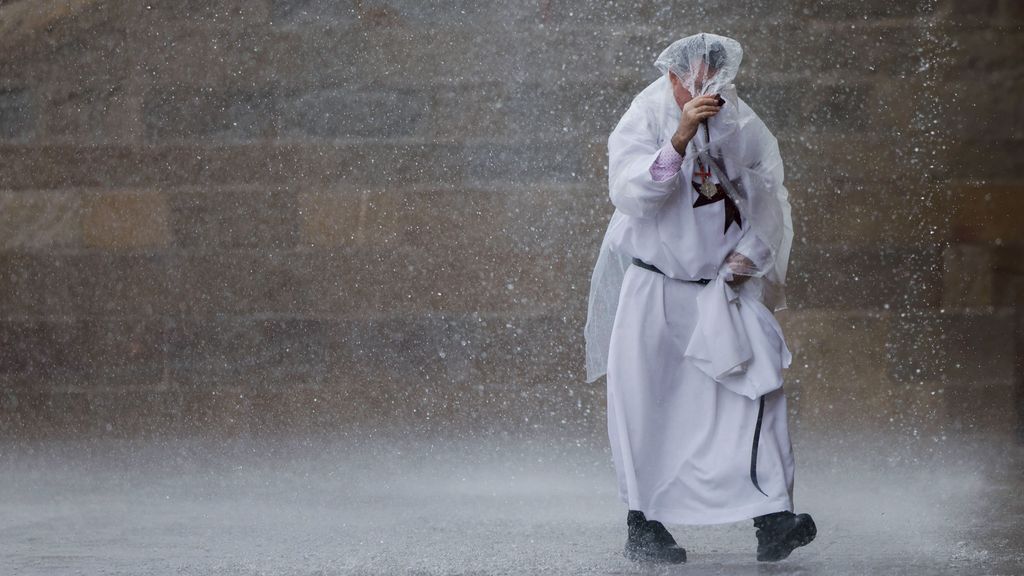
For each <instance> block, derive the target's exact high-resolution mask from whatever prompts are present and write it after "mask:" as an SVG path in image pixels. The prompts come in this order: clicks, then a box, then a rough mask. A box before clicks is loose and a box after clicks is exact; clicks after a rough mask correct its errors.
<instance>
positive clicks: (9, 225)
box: [0, 190, 82, 251]
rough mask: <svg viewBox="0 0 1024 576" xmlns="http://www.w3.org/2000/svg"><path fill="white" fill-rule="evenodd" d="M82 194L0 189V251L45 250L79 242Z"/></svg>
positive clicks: (80, 236)
mask: <svg viewBox="0 0 1024 576" xmlns="http://www.w3.org/2000/svg"><path fill="white" fill-rule="evenodd" d="M81 219H82V207H81V197H80V195H78V194H77V193H74V192H68V191H52V190H38V191H31V192H0V250H5V251H13V250H31V251H36V250H47V249H50V248H56V247H73V246H78V245H80V244H81V242H82V220H81Z"/></svg>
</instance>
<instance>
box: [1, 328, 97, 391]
mask: <svg viewBox="0 0 1024 576" xmlns="http://www.w3.org/2000/svg"><path fill="white" fill-rule="evenodd" d="M81 328H82V327H81V325H78V324H75V323H74V322H71V321H47V320H3V321H0V373H2V374H5V375H7V374H16V375H31V376H34V377H36V378H39V379H41V380H43V381H44V382H45V381H46V380H47V379H48V378H52V377H55V376H56V375H60V374H67V373H76V372H79V371H81V370H82V369H84V367H85V362H86V361H87V359H86V357H85V356H84V355H82V354H81V353H80V350H81V346H82V343H83V340H82V331H81Z"/></svg>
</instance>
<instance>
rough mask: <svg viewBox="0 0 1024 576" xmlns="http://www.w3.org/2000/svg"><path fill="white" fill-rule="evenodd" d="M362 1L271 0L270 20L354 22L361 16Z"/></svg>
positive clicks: (335, 23) (298, 22) (329, 22)
mask: <svg viewBox="0 0 1024 576" xmlns="http://www.w3.org/2000/svg"><path fill="white" fill-rule="evenodd" d="M359 4H361V3H360V2H352V1H349V0H343V1H340V2H335V1H331V0H271V1H270V21H271V23H273V24H274V25H278V26H283V25H289V24H310V23H316V24H325V25H326V24H331V25H345V24H353V23H355V22H356V21H357V19H358V18H359V9H358V8H357V6H358V5H359Z"/></svg>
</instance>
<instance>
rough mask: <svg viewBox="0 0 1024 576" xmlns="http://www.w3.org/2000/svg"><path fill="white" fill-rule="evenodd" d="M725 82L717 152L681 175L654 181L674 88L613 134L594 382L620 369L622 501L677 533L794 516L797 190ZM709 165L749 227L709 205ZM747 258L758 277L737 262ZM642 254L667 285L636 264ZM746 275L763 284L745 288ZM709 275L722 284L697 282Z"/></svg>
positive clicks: (616, 390) (613, 434)
mask: <svg viewBox="0 0 1024 576" xmlns="http://www.w3.org/2000/svg"><path fill="white" fill-rule="evenodd" d="M702 36H705V35H702ZM706 36H707V37H712V38H714V39H721V41H722V42H725V43H728V42H734V41H731V40H730V39H726V38H724V37H719V36H715V35H706ZM691 38H692V37H691ZM702 41H706V40H705V39H702ZM737 47H738V45H737ZM666 52H668V50H666ZM736 67H738V61H737V62H736V66H734V67H733V70H735V68H736ZM717 79H718V80H719V81H720V82H723V83H722V84H718V85H715V84H714V83H713V82H712V83H709V84H708V85H707V86H705V92H706V93H716V92H717V93H721V94H722V96H723V97H724V98H725V99H726V104H725V106H724V107H723V108H722V110H721V112H719V113H718V114H717V115H716V116H715V117H713V118H712V119H711V121H710V122H709V123H708V126H709V129H710V142H709V141H708V138H707V137H705V135H704V130H703V129H700V130H698V132H697V135H696V136H695V137H694V139H693V141H691V144H690V147H689V148H688V149H687V151H686V154H685V155H684V157H683V161H682V166H681V168H680V170H679V173H678V174H677V175H676V176H675V177H672V178H669V179H667V180H664V181H660V180H655V179H654V178H653V177H652V174H651V166H652V164H653V163H654V162H655V160H657V159H658V156H659V153H660V150H661V148H662V147H663V146H665V145H666V144H667V143H669V142H670V138H671V136H672V134H673V132H674V131H675V129H676V127H677V126H678V123H679V117H680V111H679V108H678V105H677V104H676V102H675V100H674V98H673V97H672V93H671V86H670V84H669V82H668V78H667V76H665V75H663V76H661V77H660V78H659V79H658V80H656V81H654V82H652V83H651V84H650V85H649V86H648V87H647V88H645V89H644V90H643V91H642V92H641V93H640V94H639V95H638V96H637V97H636V98H635V99H634V101H633V102H632V104H631V105H630V107H629V109H628V110H627V111H626V113H625V114H624V115H623V117H622V119H621V120H620V122H619V123H618V125H617V126H616V128H615V130H614V131H613V132H612V134H611V136H610V137H609V144H608V145H609V194H610V198H611V200H612V203H613V204H614V205H615V208H616V210H615V212H614V214H613V215H612V218H611V221H610V222H609V226H608V229H607V231H606V233H605V236H604V239H603V241H602V245H601V250H600V253H599V257H598V262H597V265H596V266H595V271H594V275H593V277H592V281H591V293H590V301H589V309H588V319H587V327H586V337H587V380H588V381H589V382H592V381H594V380H596V379H597V378H598V377H600V376H601V375H603V374H605V373H607V386H608V435H609V441H610V443H611V451H612V457H613V461H614V463H615V468H616V474H617V477H618V484H619V497H620V499H621V500H622V501H623V502H624V503H626V504H627V505H628V507H629V509H630V510H641V511H643V512H644V513H645V515H646V516H647V518H648V519H651V520H660V521H663V522H667V523H675V524H715V523H723V522H733V521H737V520H743V519H748V518H751V517H754V516H758V515H761V514H767V513H770V512H777V511H780V510H792V508H793V505H792V490H793V471H794V459H793V455H792V448H791V444H790V438H789V432H788V425H787V416H786V398H785V394H784V391H783V389H782V383H783V375H782V371H783V370H784V369H785V368H787V367H788V366H789V364H790V362H791V359H792V356H791V354H790V351H789V349H788V348H787V346H786V343H785V340H784V337H783V333H782V329H781V327H780V326H779V324H778V322H777V321H776V320H775V317H774V315H773V310H778V309H781V308H783V307H785V296H784V283H785V273H786V265H787V262H788V258H789V248H790V245H791V242H792V222H791V219H790V207H789V203H788V193H787V191H786V189H785V187H784V186H783V184H782V177H783V176H782V163H781V159H780V158H779V156H778V146H777V142H776V141H775V138H774V137H773V136H772V135H771V133H770V132H769V131H768V129H767V127H766V126H765V125H764V123H763V122H762V121H761V120H760V118H758V117H757V115H756V114H755V113H754V112H753V111H752V110H751V109H750V108H749V106H747V104H746V102H744V101H743V100H742V99H740V98H739V97H738V96H737V95H736V93H735V89H734V87H733V86H732V85H731V84H729V83H728V82H729V81H731V79H732V78H731V76H728V75H725V76H723V75H721V74H720V75H718V76H717ZM698 156H700V157H701V159H702V161H703V162H704V166H705V167H707V166H711V172H712V177H711V180H712V181H714V182H716V183H717V184H718V185H719V186H721V187H723V188H725V189H726V190H727V191H728V192H729V197H730V199H732V200H734V202H735V205H736V206H738V207H739V211H740V214H741V223H736V222H733V223H732V224H731V225H730V224H729V221H728V220H726V216H727V214H726V202H723V201H718V202H710V203H709V202H704V203H699V202H698V200H699V198H700V195H699V193H698V192H697V189H696V187H695V186H694V185H693V184H692V182H694V181H699V178H697V177H696V176H694V170H695V168H696V167H697V164H696V162H695V159H696V158H697V157H698ZM712 157H714V161H712ZM695 204H698V205H697V206H695ZM723 222H725V225H726V226H727V228H725V230H724V231H723ZM736 253H739V254H743V255H744V256H746V257H747V258H748V259H749V260H750V261H752V262H753V266H752V267H751V268H750V269H739V268H736V267H735V266H730V265H729V263H728V261H727V260H728V258H729V257H730V256H731V255H734V254H736ZM634 257H635V258H639V259H640V260H642V261H643V262H645V263H647V264H650V265H653V266H656V267H657V268H658V269H659V270H660V271H661V272H662V273H659V272H656V271H652V270H648V269H646V268H642V267H640V266H637V265H632V264H631V260H632V258H634ZM738 274H745V275H749V276H751V278H749V279H747V280H746V281H745V282H743V283H741V284H739V285H737V286H735V287H734V285H733V284H732V282H731V281H733V280H734V278H735V277H736V276H737V275H738ZM697 279H709V280H710V281H709V282H707V283H706V284H700V283H696V282H690V281H688V280H697Z"/></svg>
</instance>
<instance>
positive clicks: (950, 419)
mask: <svg viewBox="0 0 1024 576" xmlns="http://www.w3.org/2000/svg"><path fill="white" fill-rule="evenodd" d="M1016 394H1017V392H1016V391H1015V390H1014V386H1013V385H1012V384H1011V383H1005V382H998V383H993V384H982V383H976V384H972V385H956V384H955V383H954V384H953V385H950V386H948V387H946V388H945V389H944V390H943V396H944V398H945V400H946V404H945V410H944V411H942V412H941V413H940V416H941V419H942V421H943V424H944V425H945V427H946V429H947V430H949V431H950V432H951V433H954V434H957V435H967V434H976V433H986V434H994V435H996V434H997V435H1000V436H1004V437H1010V435H1012V434H1013V433H1014V432H1015V431H1016V427H1017V425H1018V418H1019V414H1018V413H1017V410H1016V405H1015V399H1016Z"/></svg>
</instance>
